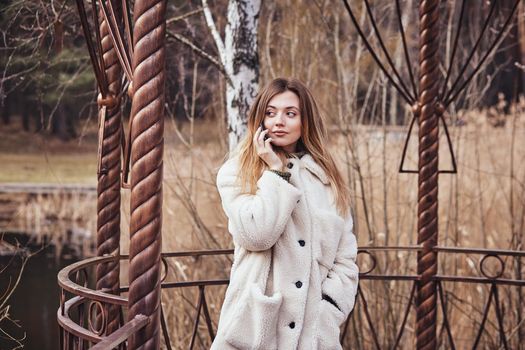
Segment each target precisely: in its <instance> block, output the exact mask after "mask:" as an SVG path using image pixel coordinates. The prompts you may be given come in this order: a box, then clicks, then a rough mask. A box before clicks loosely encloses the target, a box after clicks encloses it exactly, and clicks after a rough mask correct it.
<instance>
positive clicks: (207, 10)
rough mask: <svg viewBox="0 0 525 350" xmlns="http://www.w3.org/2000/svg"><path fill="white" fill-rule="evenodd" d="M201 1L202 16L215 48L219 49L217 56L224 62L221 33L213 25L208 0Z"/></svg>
mask: <svg viewBox="0 0 525 350" xmlns="http://www.w3.org/2000/svg"><path fill="white" fill-rule="evenodd" d="M201 1H202V10H203V12H204V18H205V19H206V24H207V25H208V28H209V29H210V32H211V35H212V37H213V40H214V41H215V45H217V50H218V51H219V56H220V58H221V61H222V63H224V62H225V59H226V49H225V48H224V42H223V41H222V38H221V35H220V34H219V31H218V30H217V26H216V25H215V21H214V20H213V16H212V14H211V11H210V7H209V6H208V0H201Z"/></svg>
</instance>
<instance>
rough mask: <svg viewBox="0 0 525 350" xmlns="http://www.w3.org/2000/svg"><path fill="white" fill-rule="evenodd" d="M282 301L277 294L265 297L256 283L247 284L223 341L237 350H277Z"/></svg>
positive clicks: (280, 296)
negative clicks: (278, 321) (243, 296)
mask: <svg viewBox="0 0 525 350" xmlns="http://www.w3.org/2000/svg"><path fill="white" fill-rule="evenodd" d="M282 299H283V298H282V295H281V293H279V292H277V293H275V294H274V295H272V296H267V295H264V293H263V292H262V291H261V289H260V287H259V286H258V285H257V284H256V283H251V284H249V285H248V291H247V293H246V297H245V298H244V299H243V300H241V301H240V303H239V305H238V307H237V309H236V310H235V312H234V313H233V315H232V321H231V323H230V324H229V326H228V329H227V330H226V332H225V337H224V339H225V340H226V341H227V342H228V343H229V344H230V345H232V346H234V347H235V348H236V349H239V350H273V349H277V319H278V316H279V308H280V307H281V303H282Z"/></svg>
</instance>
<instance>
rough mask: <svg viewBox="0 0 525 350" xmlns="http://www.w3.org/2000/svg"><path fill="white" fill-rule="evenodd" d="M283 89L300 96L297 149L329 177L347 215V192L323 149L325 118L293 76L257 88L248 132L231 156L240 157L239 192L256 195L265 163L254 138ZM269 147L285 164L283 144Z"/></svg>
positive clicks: (337, 204)
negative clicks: (313, 161)
mask: <svg viewBox="0 0 525 350" xmlns="http://www.w3.org/2000/svg"><path fill="white" fill-rule="evenodd" d="M285 91H291V92H293V93H295V94H296V95H297V96H298V97H299V110H300V114H301V137H300V139H299V141H298V142H297V151H306V152H307V153H309V154H310V155H311V156H312V158H313V159H314V160H315V162H316V163H317V164H319V166H320V167H321V168H322V169H323V170H324V171H325V173H326V175H327V176H328V178H329V179H330V185H331V188H332V191H333V197H334V199H335V205H336V208H337V211H338V213H339V214H340V215H342V216H346V215H347V214H348V213H349V209H350V200H349V191H348V187H347V186H346V184H345V182H344V180H343V177H342V175H341V173H340V172H339V170H338V169H337V166H336V164H335V162H334V159H333V158H332V156H331V155H330V153H329V152H328V150H327V149H326V145H327V144H328V137H327V130H326V127H325V124H324V117H323V115H322V114H321V113H320V111H319V108H318V106H317V103H316V102H315V99H314V97H313V95H312V93H311V92H310V91H309V90H308V88H307V87H306V86H305V85H304V84H303V83H302V82H301V81H300V80H298V79H294V78H277V79H274V80H272V81H271V82H270V83H269V84H268V85H266V86H265V87H264V88H263V89H262V90H260V91H259V94H258V95H257V97H256V99H255V102H254V103H253V104H252V106H251V108H250V111H249V114H248V132H247V134H246V136H245V138H243V139H242V140H241V142H240V143H239V145H238V146H237V148H236V149H235V151H234V152H233V154H232V155H231V156H233V155H238V156H239V175H238V177H237V180H238V181H239V183H240V186H241V192H242V193H249V194H255V192H256V191H257V180H258V179H259V178H260V177H261V175H262V173H263V171H264V170H266V169H268V166H267V165H266V163H265V162H264V161H263V160H262V159H261V158H260V157H259V156H258V155H257V152H256V150H255V146H254V144H253V137H254V135H255V132H256V131H257V128H258V127H259V126H260V125H261V122H263V120H264V117H265V112H266V108H267V107H268V103H269V102H270V100H271V99H272V98H273V97H274V96H275V95H278V94H281V93H283V92H285ZM272 147H273V149H274V151H275V153H276V154H277V156H279V158H280V159H281V160H282V162H283V164H286V158H287V157H288V156H289V155H288V154H286V152H285V151H284V150H283V149H282V147H279V146H275V145H272Z"/></svg>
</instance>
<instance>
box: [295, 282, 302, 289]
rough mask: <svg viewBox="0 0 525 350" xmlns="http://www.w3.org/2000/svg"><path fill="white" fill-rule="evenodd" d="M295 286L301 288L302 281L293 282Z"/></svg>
mask: <svg viewBox="0 0 525 350" xmlns="http://www.w3.org/2000/svg"><path fill="white" fill-rule="evenodd" d="M295 286H296V287H297V288H301V287H302V286H303V282H301V281H297V282H295Z"/></svg>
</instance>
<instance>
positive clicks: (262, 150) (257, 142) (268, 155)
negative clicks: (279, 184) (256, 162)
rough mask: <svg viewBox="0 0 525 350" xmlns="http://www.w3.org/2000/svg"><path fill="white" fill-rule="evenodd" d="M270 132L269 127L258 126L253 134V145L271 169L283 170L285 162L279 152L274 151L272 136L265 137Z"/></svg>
mask: <svg viewBox="0 0 525 350" xmlns="http://www.w3.org/2000/svg"><path fill="white" fill-rule="evenodd" d="M266 134H268V129H266V130H262V132H261V127H259V128H257V130H256V131H255V135H254V136H253V145H254V146H255V150H256V152H257V155H258V156H259V157H261V159H262V160H263V161H264V162H265V163H266V164H267V165H268V166H269V167H270V169H274V170H281V169H282V168H283V162H282V161H281V159H279V157H278V156H277V154H275V152H274V151H273V148H272V145H271V143H270V142H272V138H271V137H269V138H268V139H266V140H265V139H264V136H265V135H266Z"/></svg>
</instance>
